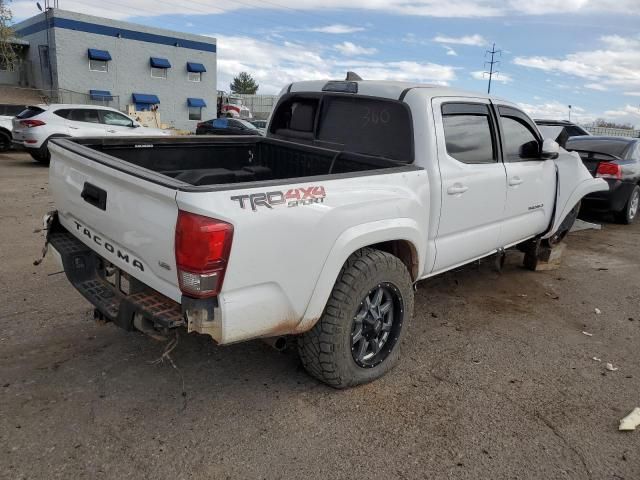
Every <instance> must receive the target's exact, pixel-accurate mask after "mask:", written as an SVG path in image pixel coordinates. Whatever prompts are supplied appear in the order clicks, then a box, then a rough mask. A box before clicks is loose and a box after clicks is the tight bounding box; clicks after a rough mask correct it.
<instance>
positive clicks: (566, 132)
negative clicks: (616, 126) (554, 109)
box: [534, 119, 591, 148]
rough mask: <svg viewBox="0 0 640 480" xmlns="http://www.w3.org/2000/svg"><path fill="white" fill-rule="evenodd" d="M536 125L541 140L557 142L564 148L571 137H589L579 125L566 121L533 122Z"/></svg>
mask: <svg viewBox="0 0 640 480" xmlns="http://www.w3.org/2000/svg"><path fill="white" fill-rule="evenodd" d="M534 121H535V122H536V125H538V130H540V133H541V134H542V137H543V138H550V139H552V140H555V141H556V142H558V144H559V145H560V146H561V147H563V148H564V146H565V144H566V143H567V140H568V139H569V138H571V137H580V136H583V135H591V134H590V133H589V132H587V131H586V130H585V129H584V128H582V127H581V126H580V125H577V124H575V123H571V122H569V121H567V120H544V119H539V120H534Z"/></svg>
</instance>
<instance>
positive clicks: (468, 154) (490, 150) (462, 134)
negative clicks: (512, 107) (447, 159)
mask: <svg viewBox="0 0 640 480" xmlns="http://www.w3.org/2000/svg"><path fill="white" fill-rule="evenodd" d="M442 121H443V123H444V138H445V141H446V145H447V153H448V154H449V155H450V156H452V157H453V158H455V159H456V160H458V161H459V162H462V163H495V162H496V161H497V155H496V149H495V142H494V134H493V128H492V124H491V117H490V116H489V107H488V106H487V105H484V104H471V103H445V104H444V105H442Z"/></svg>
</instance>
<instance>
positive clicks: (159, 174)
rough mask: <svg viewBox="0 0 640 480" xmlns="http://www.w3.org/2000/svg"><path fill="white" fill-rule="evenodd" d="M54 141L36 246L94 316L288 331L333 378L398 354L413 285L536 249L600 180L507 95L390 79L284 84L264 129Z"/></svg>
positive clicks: (375, 372) (229, 339) (249, 335)
mask: <svg viewBox="0 0 640 480" xmlns="http://www.w3.org/2000/svg"><path fill="white" fill-rule="evenodd" d="M50 150H51V167H50V183H49V185H50V189H51V191H52V192H53V197H54V199H55V204H56V207H57V212H54V213H52V214H50V215H48V216H47V217H46V222H47V225H48V242H49V245H50V247H51V248H52V250H53V251H54V254H55V255H57V256H58V257H59V260H60V261H61V262H62V264H63V266H64V269H65V271H66V274H67V277H68V279H69V280H70V281H71V282H72V283H73V285H74V286H75V287H76V288H77V289H78V290H79V291H80V292H81V293H82V294H83V295H84V296H85V297H86V298H87V299H88V300H89V301H90V302H91V303H93V304H94V305H95V307H96V312H97V315H99V316H101V317H102V318H104V319H107V320H110V321H113V322H114V323H116V324H117V325H119V326H121V327H123V328H125V329H128V330H133V329H138V330H142V331H144V332H147V333H149V332H151V333H155V334H158V333H165V334H166V333H168V332H169V331H171V329H173V328H177V327H186V328H187V329H188V331H189V332H199V333H202V334H207V335H210V336H211V337H212V338H213V339H214V340H215V341H216V342H217V343H219V344H230V343H234V342H239V341H243V340H248V339H253V338H271V339H273V338H281V337H283V336H287V335H291V336H296V337H297V347H298V351H299V354H300V358H301V360H302V363H303V364H304V366H305V367H306V369H307V370H308V372H309V373H310V374H311V375H313V376H315V377H316V378H318V379H320V380H321V381H323V382H326V383H327V384H329V385H331V386H333V387H336V388H344V387H349V386H353V385H357V384H360V383H364V382H368V381H371V380H374V379H376V378H378V377H380V376H381V375H383V374H384V373H385V372H387V371H388V370H389V369H390V368H391V367H392V366H393V365H394V364H395V363H397V360H398V358H399V353H400V346H401V342H402V340H403V338H404V337H405V336H406V331H407V326H408V323H409V320H410V318H411V316H412V313H413V288H412V287H413V284H414V283H415V282H417V281H418V280H420V279H424V278H428V277H431V276H433V275H437V274H439V273H442V272H445V271H447V270H450V269H452V268H455V267H457V266H460V265H463V264H465V263H468V262H471V261H474V260H476V259H479V258H482V257H485V256H488V255H491V254H495V253H497V252H501V251H502V250H503V249H505V248H509V247H511V246H520V247H521V248H522V247H523V246H527V248H529V250H530V251H531V249H534V252H535V248H536V246H537V245H540V243H541V242H544V241H547V242H549V241H551V242H552V243H553V242H554V241H557V240H558V239H560V238H561V237H562V236H563V235H564V233H566V231H567V230H568V228H569V226H570V223H571V221H572V220H573V219H574V217H575V212H576V209H575V207H576V205H577V204H578V203H579V202H580V200H581V198H582V197H583V196H584V195H586V194H588V193H591V192H594V191H598V190H603V189H606V188H607V185H606V183H605V182H604V181H603V180H601V179H595V178H593V177H592V176H591V174H590V173H589V172H588V171H587V169H586V168H585V167H584V166H583V164H582V161H581V160H580V157H579V156H577V155H576V154H571V153H567V152H565V151H564V150H562V149H560V148H559V147H558V145H557V143H555V142H553V141H551V140H546V141H544V142H543V140H542V137H541V136H540V134H539V132H538V129H537V128H536V125H535V124H534V122H533V121H532V120H531V119H530V118H529V117H528V116H527V115H526V114H525V113H523V112H522V110H520V108H518V107H517V106H516V105H514V104H512V103H509V102H506V101H504V100H499V99H495V98H489V97H486V96H484V95H480V94H477V93H468V92H461V91H457V90H452V89H450V88H444V87H440V86H428V85H412V84H406V83H397V82H379V81H356V82H352V81H311V82H299V83H293V84H291V85H289V86H288V87H286V88H285V89H284V90H283V92H282V94H281V96H280V98H279V101H278V103H277V105H276V107H275V109H274V112H273V114H272V116H271V119H270V122H269V125H268V129H267V135H266V136H265V137H237V136H236V137H225V136H221V137H207V136H198V137H182V138H179V137H176V138H173V137H165V138H146V139H144V138H78V139H55V140H53V141H52V142H51V145H50Z"/></svg>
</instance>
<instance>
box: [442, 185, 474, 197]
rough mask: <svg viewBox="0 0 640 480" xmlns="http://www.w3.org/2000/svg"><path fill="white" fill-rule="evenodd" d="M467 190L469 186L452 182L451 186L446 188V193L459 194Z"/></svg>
mask: <svg viewBox="0 0 640 480" xmlns="http://www.w3.org/2000/svg"><path fill="white" fill-rule="evenodd" d="M467 190H469V187H467V186H466V185H462V184H460V183H454V184H453V185H452V186H450V187H449V188H447V193H448V194H449V195H460V194H461V193H464V192H466V191H467Z"/></svg>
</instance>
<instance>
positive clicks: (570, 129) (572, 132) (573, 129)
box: [564, 126, 584, 137]
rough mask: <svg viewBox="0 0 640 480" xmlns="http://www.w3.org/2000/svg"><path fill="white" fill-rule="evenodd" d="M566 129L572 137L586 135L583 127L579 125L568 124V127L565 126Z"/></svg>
mask: <svg viewBox="0 0 640 480" xmlns="http://www.w3.org/2000/svg"><path fill="white" fill-rule="evenodd" d="M564 129H565V130H566V131H567V134H568V135H569V136H570V137H581V136H583V135H584V132H583V131H582V129H581V128H578V127H574V126H568V127H564Z"/></svg>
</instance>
